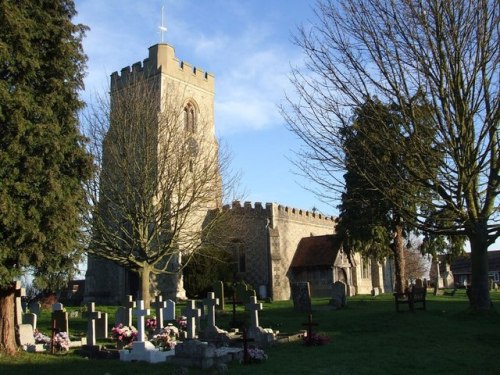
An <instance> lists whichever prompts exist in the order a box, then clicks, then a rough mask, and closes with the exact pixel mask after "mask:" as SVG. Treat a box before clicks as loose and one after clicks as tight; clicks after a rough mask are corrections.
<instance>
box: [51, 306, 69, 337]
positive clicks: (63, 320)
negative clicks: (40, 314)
mask: <svg viewBox="0 0 500 375" xmlns="http://www.w3.org/2000/svg"><path fill="white" fill-rule="evenodd" d="M52 322H53V323H54V324H53V328H54V329H55V330H56V331H59V332H67V333H68V335H69V319H68V312H67V311H63V310H56V311H54V312H53V313H52Z"/></svg>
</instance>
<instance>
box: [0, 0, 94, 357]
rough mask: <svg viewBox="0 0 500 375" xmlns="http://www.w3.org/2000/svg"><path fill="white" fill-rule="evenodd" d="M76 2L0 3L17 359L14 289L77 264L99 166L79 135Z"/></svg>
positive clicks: (0, 270) (0, 196) (1, 274)
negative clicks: (26, 279) (87, 187)
mask: <svg viewBox="0 0 500 375" xmlns="http://www.w3.org/2000/svg"><path fill="white" fill-rule="evenodd" d="M75 15H76V11H75V7H74V4H73V1H69V0H38V1H14V0H3V1H1V2H0V24H1V25H2V26H1V27H0V260H1V262H0V350H2V351H4V352H6V353H8V354H13V353H14V351H15V341H14V324H13V318H14V309H13V289H12V280H13V279H14V278H17V277H19V276H20V275H21V274H22V273H23V271H24V270H25V269H26V268H29V267H31V268H32V269H33V270H35V271H37V272H42V273H43V272H45V271H49V272H50V271H51V270H55V269H58V268H59V269H61V268H64V266H65V265H66V264H73V262H68V261H67V260H68V257H72V256H77V254H78V252H79V248H80V246H79V245H80V244H81V238H80V227H81V214H82V209H83V202H84V199H83V198H84V195H83V190H82V181H83V180H85V179H87V178H88V177H89V176H90V168H91V159H90V157H89V156H88V154H87V153H86V151H85V148H84V144H83V143H84V142H83V141H84V140H83V138H82V137H81V135H80V132H79V129H78V120H77V112H78V110H79V109H81V107H82V102H81V101H80V100H79V98H78V90H79V89H81V88H82V87H83V74H84V72H83V70H84V66H85V60H86V57H85V55H84V53H83V50H82V43H81V42H82V38H83V36H84V32H85V27H84V26H82V25H75V24H73V23H72V18H73V17H74V16H75Z"/></svg>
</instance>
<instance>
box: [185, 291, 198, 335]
mask: <svg viewBox="0 0 500 375" xmlns="http://www.w3.org/2000/svg"><path fill="white" fill-rule="evenodd" d="M182 314H183V315H184V316H186V318H187V338H188V339H196V319H197V318H199V317H200V316H201V310H200V309H198V308H196V302H195V301H194V300H189V301H187V303H186V308H185V309H184V310H183V311H182Z"/></svg>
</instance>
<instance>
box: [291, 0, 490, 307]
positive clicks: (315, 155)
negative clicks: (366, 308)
mask: <svg viewBox="0 0 500 375" xmlns="http://www.w3.org/2000/svg"><path fill="white" fill-rule="evenodd" d="M499 9H500V4H499V3H498V2H497V1H494V0H492V1H489V0H477V1H469V0H457V1H449V0H413V1H409V0H399V1H396V0H382V1H379V0H376V1H375V0H349V1H342V0H341V1H328V0H324V1H318V2H317V11H316V14H317V17H318V22H317V24H316V25H314V26H312V27H311V28H310V29H306V28H301V29H300V30H299V33H298V35H297V37H296V42H297V44H298V45H299V46H301V47H302V49H303V51H304V53H305V54H306V58H307V63H306V67H305V69H304V70H299V69H295V70H294V71H293V75H292V82H293V84H294V85H295V88H296V90H297V93H298V98H297V99H293V98H289V99H288V104H289V105H290V107H291V108H284V110H283V113H284V116H285V118H286V120H287V122H288V124H289V127H290V129H291V130H292V131H293V132H295V133H296V134H297V135H298V136H299V137H300V138H301V139H302V141H303V142H304V143H305V146H306V147H305V148H304V149H303V150H302V151H299V161H298V162H297V164H298V166H299V168H300V169H301V171H303V172H304V174H305V175H306V176H307V177H309V178H311V179H312V180H314V181H316V182H317V183H318V184H319V187H320V188H322V189H324V190H321V194H323V197H324V198H325V199H331V200H335V199H338V193H339V192H340V191H342V189H343V181H342V177H341V176H342V171H343V169H344V159H345V155H344V150H343V149H342V147H341V142H340V136H339V132H338V130H339V128H340V127H341V126H346V125H348V124H349V123H350V121H351V116H352V114H353V109H354V108H357V107H359V106H360V105H361V104H363V103H364V102H365V100H366V98H370V97H377V98H378V99H379V100H380V101H382V102H383V103H387V104H395V105H397V106H398V107H399V108H401V116H402V118H403V120H404V121H403V123H404V124H405V126H406V128H405V130H404V133H403V135H404V136H406V138H407V139H413V140H415V142H407V144H406V145H405V148H406V152H411V153H413V154H414V155H415V156H416V157H415V158H411V159H410V160H411V163H403V164H397V169H396V166H395V167H394V168H393V170H390V168H389V170H388V169H387V166H386V164H385V163H381V164H380V167H377V163H376V162H377V160H374V163H373V164H371V165H372V166H373V169H372V170H371V171H367V170H365V169H363V167H362V166H359V173H360V174H362V175H363V176H364V177H365V178H366V179H367V180H368V181H373V180H374V179H373V178H371V177H372V176H375V175H377V177H378V178H377V181H378V183H377V184H376V185H375V184H372V186H373V187H374V188H375V189H378V190H379V191H380V192H381V193H382V194H383V195H384V196H386V197H387V199H391V196H395V195H396V196H397V195H407V194H411V191H410V189H407V188H408V187H411V188H414V187H421V188H422V190H423V191H430V194H432V203H433V209H432V210H429V211H424V210H417V211H416V212H412V211H409V210H405V209H404V207H401V210H400V212H401V214H402V216H403V218H404V220H405V222H406V223H407V224H408V225H412V226H414V227H417V228H419V229H421V230H422V231H424V232H426V233H430V234H433V235H452V236H456V235H462V236H466V237H467V238H468V240H469V241H470V245H471V252H472V291H471V296H470V299H471V305H472V306H473V307H474V308H476V309H489V308H490V298H489V291H488V261H487V249H488V246H489V245H490V244H492V243H494V242H495V240H496V238H498V236H499V234H500V223H499V221H500V210H499V197H498V194H499V192H500V178H499V169H500V156H499V135H498V124H499V117H500V106H499V95H498V87H499V84H498V83H499V81H498V78H499V75H500V71H499V61H500V59H499V53H498V52H499V48H500V47H499V40H498V34H499V22H498V21H499ZM422 96H423V97H424V98H426V100H427V102H429V103H430V104H431V106H430V107H431V113H430V116H432V119H433V127H434V129H433V132H432V134H433V138H432V140H431V145H432V147H433V148H435V149H436V150H437V151H438V152H436V154H439V158H433V159H432V160H431V158H430V157H429V155H428V152H425V150H426V149H427V150H428V147H429V143H427V142H420V141H418V139H419V137H418V132H419V127H418V126H416V125H418V117H419V115H418V103H415V102H414V100H413V98H416V97H422ZM380 133H382V132H379V134H380ZM386 134H387V136H386V139H385V140H384V139H383V137H382V138H381V139H378V140H377V142H380V143H381V144H383V142H386V144H388V145H389V144H392V143H391V142H389V141H390V139H389V137H390V134H391V133H390V132H389V131H388V132H387V133H386ZM379 136H380V135H379ZM424 143H425V144H424ZM339 172H340V173H339ZM387 172H389V173H387ZM393 176H399V177H398V178H400V181H402V179H403V176H404V179H405V183H403V184H400V183H398V180H397V179H394V178H393ZM384 179H385V181H384ZM388 189H392V190H391V191H392V193H391V194H388V193H387V192H388ZM394 189H399V192H398V194H394ZM426 199H428V197H426ZM393 203H394V204H397V201H394V200H393Z"/></svg>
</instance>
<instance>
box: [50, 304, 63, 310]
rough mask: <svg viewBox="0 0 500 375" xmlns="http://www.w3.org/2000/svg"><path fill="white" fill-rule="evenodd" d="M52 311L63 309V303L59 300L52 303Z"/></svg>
mask: <svg viewBox="0 0 500 375" xmlns="http://www.w3.org/2000/svg"><path fill="white" fill-rule="evenodd" d="M54 311H64V305H63V304H62V303H60V302H56V303H53V304H52V312H54Z"/></svg>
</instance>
